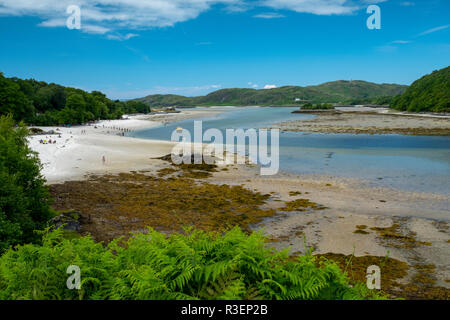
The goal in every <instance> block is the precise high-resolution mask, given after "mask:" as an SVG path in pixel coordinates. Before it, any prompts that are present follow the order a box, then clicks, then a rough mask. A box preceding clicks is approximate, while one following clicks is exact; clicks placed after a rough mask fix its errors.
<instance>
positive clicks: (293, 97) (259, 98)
mask: <svg viewBox="0 0 450 320" xmlns="http://www.w3.org/2000/svg"><path fill="white" fill-rule="evenodd" d="M406 88H407V86H402V85H396V84H376V83H370V82H365V81H334V82H327V83H324V84H321V85H318V86H309V87H297V86H286V87H280V88H275V89H261V90H255V89H222V90H218V91H215V92H212V93H210V94H208V95H206V96H200V97H183V96H177V95H150V96H147V97H144V98H140V99H136V101H140V102H145V103H147V104H148V105H149V106H151V107H167V106H213V105H233V106H248V105H261V106H286V105H295V104H299V103H302V101H305V100H307V101H310V102H312V103H352V102H361V103H375V102H377V99H380V98H382V97H383V98H384V100H386V97H392V96H396V95H398V94H401V93H403V92H404V91H405V90H406Z"/></svg>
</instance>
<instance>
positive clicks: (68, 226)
mask: <svg viewBox="0 0 450 320" xmlns="http://www.w3.org/2000/svg"><path fill="white" fill-rule="evenodd" d="M50 223H51V224H53V226H54V227H53V229H57V228H59V227H60V226H62V225H64V226H63V230H71V231H77V232H79V231H80V230H81V223H80V214H79V213H78V212H75V211H67V212H63V213H61V214H60V215H59V216H56V217H54V218H53V219H51V220H50Z"/></svg>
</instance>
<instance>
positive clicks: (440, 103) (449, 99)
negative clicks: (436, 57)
mask: <svg viewBox="0 0 450 320" xmlns="http://www.w3.org/2000/svg"><path fill="white" fill-rule="evenodd" d="M391 107H392V108H394V109H397V110H402V111H412V112H422V111H431V112H450V66H449V67H447V68H444V69H441V70H437V71H434V72H433V73H431V74H428V75H426V76H424V77H422V78H420V79H419V80H417V81H415V82H414V83H413V84H412V85H411V86H410V87H409V88H408V90H406V92H405V93H404V94H403V95H401V96H399V97H396V98H395V99H394V101H393V103H392V106H391Z"/></svg>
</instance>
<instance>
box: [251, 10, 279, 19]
mask: <svg viewBox="0 0 450 320" xmlns="http://www.w3.org/2000/svg"><path fill="white" fill-rule="evenodd" d="M253 18H261V19H276V18H284V15H282V14H280V13H275V12H268V13H260V14H256V15H254V16H253Z"/></svg>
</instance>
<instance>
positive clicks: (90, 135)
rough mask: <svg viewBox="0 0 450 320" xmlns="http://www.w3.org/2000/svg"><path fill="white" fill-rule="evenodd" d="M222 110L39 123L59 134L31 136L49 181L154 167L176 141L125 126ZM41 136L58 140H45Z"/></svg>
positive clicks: (142, 125) (139, 127) (148, 124)
mask: <svg viewBox="0 0 450 320" xmlns="http://www.w3.org/2000/svg"><path fill="white" fill-rule="evenodd" d="M220 112H223V110H221V109H220V110H214V109H209V110H205V109H201V110H184V111H182V112H180V113H168V114H156V115H137V116H130V117H129V118H128V119H126V120H104V121H100V122H98V123H96V124H95V125H90V126H89V125H84V126H75V127H71V128H64V127H39V128H40V129H42V130H44V131H45V132H49V131H50V130H54V131H55V132H56V133H57V134H55V135H48V134H47V135H45V134H44V135H35V136H32V137H30V138H29V142H30V147H31V148H32V150H34V151H36V152H37V153H38V154H39V158H40V159H41V162H42V164H43V170H42V174H43V175H44V177H45V178H46V179H47V181H48V183H49V184H52V183H58V182H62V181H68V180H77V179H81V178H83V177H84V176H85V175H88V174H101V173H119V172H126V171H130V170H142V169H149V168H150V169H151V168H153V167H154V166H155V165H156V166H157V165H158V163H157V162H156V163H155V162H154V161H152V160H151V158H155V157H161V156H163V155H166V154H168V153H170V152H171V150H172V147H173V143H170V142H165V141H159V140H144V139H134V138H129V137H126V136H121V133H122V132H123V129H126V130H129V131H131V132H132V131H135V130H142V129H147V128H152V127H155V126H158V125H161V124H162V123H167V122H171V121H181V120H185V119H190V118H198V117H209V116H212V115H215V114H218V113H220ZM40 140H47V141H49V140H52V142H53V141H56V143H52V144H42V143H40ZM103 157H105V160H106V161H105V163H103Z"/></svg>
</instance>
